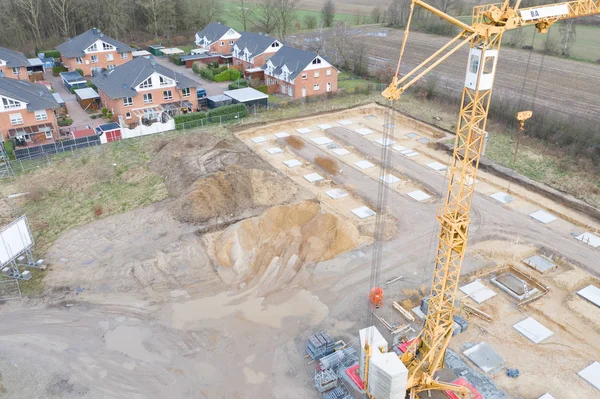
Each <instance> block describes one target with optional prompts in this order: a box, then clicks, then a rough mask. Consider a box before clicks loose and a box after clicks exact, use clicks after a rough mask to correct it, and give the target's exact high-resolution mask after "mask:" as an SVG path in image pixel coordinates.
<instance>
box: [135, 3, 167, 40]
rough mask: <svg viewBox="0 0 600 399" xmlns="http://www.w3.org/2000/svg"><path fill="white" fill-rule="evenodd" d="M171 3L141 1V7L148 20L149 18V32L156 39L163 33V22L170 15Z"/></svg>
mask: <svg viewBox="0 0 600 399" xmlns="http://www.w3.org/2000/svg"><path fill="white" fill-rule="evenodd" d="M170 5H171V2H170V1H169V0H139V6H140V8H141V9H142V12H143V13H144V15H146V18H148V30H149V31H150V32H152V33H154V36H155V37H158V34H159V33H160V32H162V31H163V28H164V26H163V22H164V21H165V20H166V19H167V18H168V16H169V14H171V13H170Z"/></svg>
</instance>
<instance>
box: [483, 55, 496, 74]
mask: <svg viewBox="0 0 600 399" xmlns="http://www.w3.org/2000/svg"><path fill="white" fill-rule="evenodd" d="M495 60H496V57H494V56H489V57H485V61H483V74H484V75H491V74H492V73H493V72H494V61H495Z"/></svg>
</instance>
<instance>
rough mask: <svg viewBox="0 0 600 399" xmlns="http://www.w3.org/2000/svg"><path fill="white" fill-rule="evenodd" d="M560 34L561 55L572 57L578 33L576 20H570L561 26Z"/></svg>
mask: <svg viewBox="0 0 600 399" xmlns="http://www.w3.org/2000/svg"><path fill="white" fill-rule="evenodd" d="M558 31H559V32H560V36H561V38H560V53H561V55H564V56H565V57H568V56H570V55H571V47H572V46H573V44H574V43H575V40H576V39H577V31H576V30H575V20H573V19H569V20H566V21H565V22H563V23H562V24H560V25H559V28H558Z"/></svg>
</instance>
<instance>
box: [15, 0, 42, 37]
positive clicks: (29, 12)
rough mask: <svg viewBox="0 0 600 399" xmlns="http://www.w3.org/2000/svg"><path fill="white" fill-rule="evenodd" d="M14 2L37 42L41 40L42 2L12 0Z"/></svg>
mask: <svg viewBox="0 0 600 399" xmlns="http://www.w3.org/2000/svg"><path fill="white" fill-rule="evenodd" d="M14 4H15V6H16V7H17V9H18V10H19V11H20V12H21V15H22V17H23V21H24V22H25V23H26V25H27V26H28V27H29V29H30V30H31V33H32V34H33V36H34V39H35V42H36V43H37V44H39V43H41V42H42V31H41V28H40V25H41V19H40V17H41V15H42V2H41V1H40V0H14Z"/></svg>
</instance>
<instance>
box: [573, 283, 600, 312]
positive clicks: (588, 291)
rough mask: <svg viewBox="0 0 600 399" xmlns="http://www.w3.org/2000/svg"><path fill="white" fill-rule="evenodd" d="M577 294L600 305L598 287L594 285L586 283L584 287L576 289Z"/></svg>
mask: <svg viewBox="0 0 600 399" xmlns="http://www.w3.org/2000/svg"><path fill="white" fill-rule="evenodd" d="M577 295H579V296H580V297H582V298H585V299H587V300H588V301H590V302H591V303H593V304H594V305H596V306H598V307H600V288H598V287H596V286H595V285H588V286H587V287H585V288H584V289H582V290H579V291H577Z"/></svg>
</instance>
